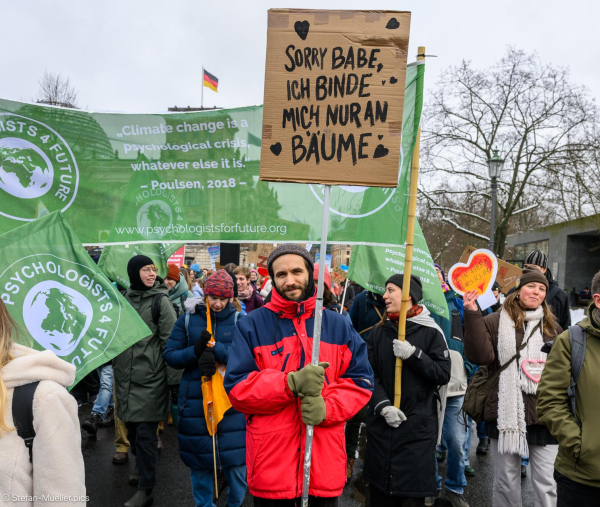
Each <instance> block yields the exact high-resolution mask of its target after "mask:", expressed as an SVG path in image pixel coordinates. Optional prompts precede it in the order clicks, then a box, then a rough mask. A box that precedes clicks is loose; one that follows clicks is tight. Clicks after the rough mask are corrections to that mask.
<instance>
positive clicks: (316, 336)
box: [302, 185, 331, 507]
mask: <svg viewBox="0 0 600 507" xmlns="http://www.w3.org/2000/svg"><path fill="white" fill-rule="evenodd" d="M330 193H331V185H325V188H324V192H323V223H322V224H321V253H320V259H319V263H320V265H319V279H318V281H317V304H316V307H315V329H314V331H313V343H312V358H311V362H310V364H312V365H314V366H318V365H319V346H320V344H321V321H322V319H323V287H324V285H325V269H324V268H323V266H324V264H323V263H324V261H325V260H326V254H327V232H328V228H329V194H330ZM313 431H314V428H313V426H311V425H310V424H307V425H306V444H305V447H304V480H303V482H302V506H303V507H308V489H309V485H310V465H311V458H312V441H313Z"/></svg>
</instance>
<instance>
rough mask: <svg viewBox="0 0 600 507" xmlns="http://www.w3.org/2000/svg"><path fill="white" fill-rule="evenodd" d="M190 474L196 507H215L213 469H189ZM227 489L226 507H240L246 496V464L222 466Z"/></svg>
mask: <svg viewBox="0 0 600 507" xmlns="http://www.w3.org/2000/svg"><path fill="white" fill-rule="evenodd" d="M190 472H191V475H192V495H193V496H194V501H195V502H196V507H215V504H214V503H213V495H214V488H215V475H214V471H213V470H195V469H194V468H192V469H190ZM223 473H224V474H225V481H226V482H227V484H228V486H229V489H228V490H227V507H240V506H241V505H242V504H243V503H244V497H245V496H246V465H242V466H239V467H231V468H224V469H223Z"/></svg>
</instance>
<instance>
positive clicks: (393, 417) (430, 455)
mask: <svg viewBox="0 0 600 507" xmlns="http://www.w3.org/2000/svg"><path fill="white" fill-rule="evenodd" d="M403 279H404V276H403V275H394V276H392V277H391V278H390V279H389V280H388V281H387V282H386V286H385V293H384V295H383V299H384V301H385V303H386V312H385V314H384V315H383V319H382V321H381V322H380V323H379V324H378V325H377V327H375V328H374V329H373V331H372V333H371V336H370V340H369V341H370V343H369V344H368V351H369V362H370V363H371V367H372V368H373V372H374V374H375V389H374V392H373V397H372V398H371V401H370V403H369V410H368V412H367V418H366V423H367V449H366V456H365V468H364V475H365V478H366V480H367V481H368V482H369V483H370V484H371V505H372V506H377V507H387V506H390V507H391V506H394V507H408V506H411V507H412V506H420V505H424V504H425V497H430V496H435V494H436V479H435V462H434V459H435V458H434V451H435V445H436V442H437V437H438V396H437V389H438V387H439V386H443V385H446V384H447V383H448V382H449V381H450V357H449V353H448V347H447V346H446V341H445V339H444V335H443V333H442V331H441V329H439V327H437V325H436V324H435V322H434V321H433V319H432V318H431V316H430V314H429V311H428V310H427V309H426V308H425V307H423V306H421V305H418V304H415V302H417V301H420V300H421V299H422V297H423V289H422V286H421V281H420V280H419V278H417V277H416V276H411V282H410V297H411V301H410V302H409V311H408V314H407V323H406V341H404V342H401V341H399V340H398V325H397V323H398V314H399V312H400V303H401V301H402V290H401V288H402V282H403ZM396 357H399V358H401V359H402V361H403V366H402V397H401V401H400V409H397V408H395V407H394V405H393V399H394V383H395V365H396Z"/></svg>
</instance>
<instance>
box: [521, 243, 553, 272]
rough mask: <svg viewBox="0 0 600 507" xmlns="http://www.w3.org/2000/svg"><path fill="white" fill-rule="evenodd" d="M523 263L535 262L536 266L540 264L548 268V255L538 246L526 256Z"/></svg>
mask: <svg viewBox="0 0 600 507" xmlns="http://www.w3.org/2000/svg"><path fill="white" fill-rule="evenodd" d="M523 264H533V265H534V266H539V267H540V268H547V267H548V257H547V256H546V254H545V253H544V252H542V251H541V250H540V249H539V248H536V249H535V250H534V251H533V252H531V253H530V254H529V255H528V256H527V257H526V258H525V262H524V263H523Z"/></svg>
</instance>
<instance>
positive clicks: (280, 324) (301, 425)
mask: <svg viewBox="0 0 600 507" xmlns="http://www.w3.org/2000/svg"><path fill="white" fill-rule="evenodd" d="M267 266H268V269H269V275H270V276H271V279H272V280H273V288H274V289H275V290H274V291H273V292H272V298H271V301H270V302H269V303H268V304H266V305H265V306H264V307H263V308H259V309H257V310H255V311H254V312H252V313H251V314H250V315H248V316H246V317H245V318H244V319H242V320H240V321H239V323H238V328H237V330H236V335H235V337H234V340H233V345H232V347H231V349H230V352H229V361H228V363H227V373H226V375H225V389H226V390H227V392H228V393H229V398H230V400H231V403H232V405H233V406H234V408H235V409H236V410H238V411H240V412H242V413H244V414H245V415H246V419H247V426H246V428H247V433H246V465H247V467H248V489H249V490H250V493H251V494H252V495H253V496H254V505H255V507H284V506H285V507H287V506H290V507H291V506H294V505H297V504H298V505H299V502H300V497H301V495H302V474H303V460H304V444H305V438H306V424H310V425H313V426H314V427H315V428H314V435H313V448H312V468H311V474H310V489H309V495H310V497H311V499H310V501H311V507H332V506H335V505H337V497H338V496H339V495H340V494H341V492H342V489H343V487H344V484H345V481H346V450H345V438H344V425H345V423H346V421H347V420H349V419H350V418H352V417H353V416H354V415H355V414H356V413H357V412H358V411H359V410H360V409H361V408H362V407H364V406H365V405H366V404H367V402H368V401H369V399H370V398H371V393H372V389H373V371H372V370H371V366H370V365H369V361H368V359H367V351H366V346H365V343H364V342H363V341H362V339H361V338H360V337H359V336H358V333H356V331H355V330H354V329H353V328H352V326H351V324H350V321H349V320H348V319H347V318H345V317H344V316H342V315H340V314H338V313H336V312H323V321H322V331H321V346H320V352H319V360H320V361H323V362H321V363H320V365H319V366H311V365H310V359H311V357H312V344H313V340H312V336H313V330H314V314H315V306H316V294H315V286H314V281H313V269H314V266H313V261H312V259H311V257H310V256H309V255H308V253H307V251H306V249H304V248H303V247H301V246H300V245H294V244H286V245H281V246H279V247H277V248H276V249H275V250H273V252H272V253H271V255H270V256H269V259H268V261H267Z"/></svg>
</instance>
